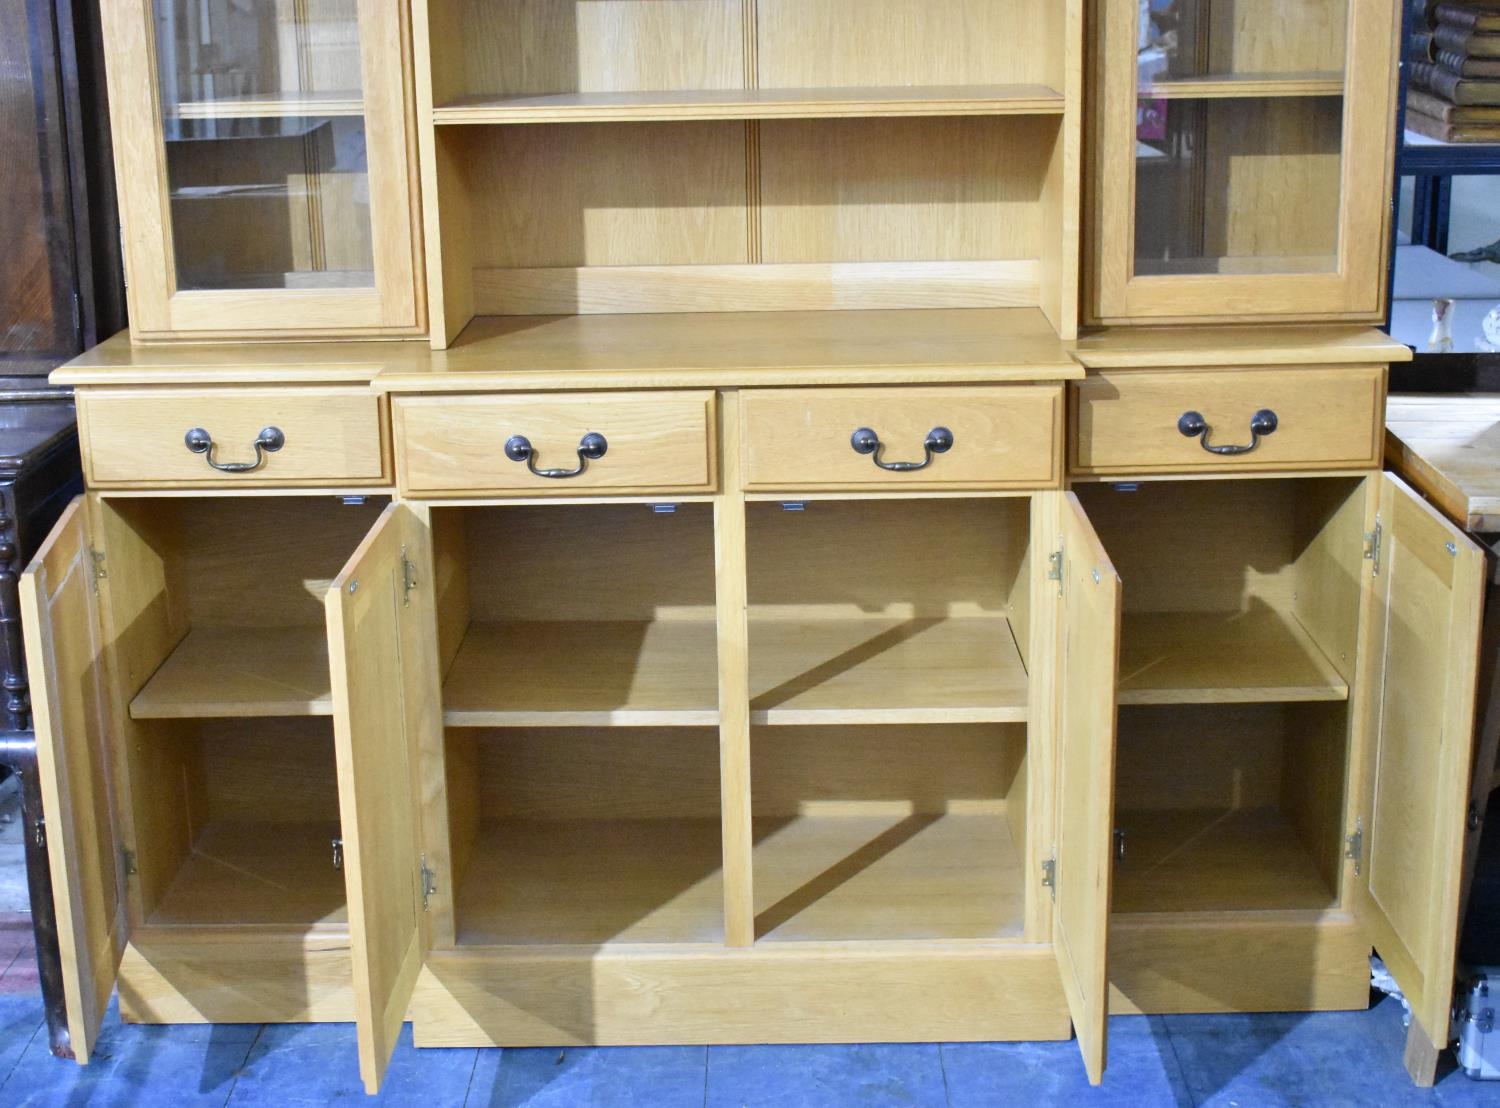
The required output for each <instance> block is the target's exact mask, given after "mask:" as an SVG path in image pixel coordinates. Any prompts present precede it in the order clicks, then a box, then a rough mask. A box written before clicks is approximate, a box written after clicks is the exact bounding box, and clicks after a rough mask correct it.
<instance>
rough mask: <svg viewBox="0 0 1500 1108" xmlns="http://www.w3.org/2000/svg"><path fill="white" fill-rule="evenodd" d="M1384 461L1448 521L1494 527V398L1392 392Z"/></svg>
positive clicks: (1499, 525)
mask: <svg viewBox="0 0 1500 1108" xmlns="http://www.w3.org/2000/svg"><path fill="white" fill-rule="evenodd" d="M1385 423H1386V460H1387V462H1388V463H1389V464H1390V465H1391V466H1392V467H1393V468H1395V469H1396V470H1397V472H1399V473H1400V474H1401V475H1402V477H1404V478H1405V479H1406V480H1407V481H1408V482H1410V483H1411V484H1412V485H1413V486H1414V487H1415V488H1416V489H1417V490H1418V491H1419V492H1421V493H1422V494H1423V495H1424V496H1426V497H1428V499H1430V500H1432V501H1433V503H1435V504H1437V505H1438V506H1439V507H1441V508H1442V509H1443V511H1444V513H1445V514H1446V515H1447V516H1448V518H1449V519H1451V520H1453V521H1454V522H1456V523H1457V524H1458V525H1459V526H1461V527H1463V528H1465V529H1466V530H1469V531H1478V532H1492V531H1500V397H1494V396H1486V395H1474V394H1465V395H1460V396H1392V397H1390V398H1389V399H1388V400H1387V401H1386V411H1385Z"/></svg>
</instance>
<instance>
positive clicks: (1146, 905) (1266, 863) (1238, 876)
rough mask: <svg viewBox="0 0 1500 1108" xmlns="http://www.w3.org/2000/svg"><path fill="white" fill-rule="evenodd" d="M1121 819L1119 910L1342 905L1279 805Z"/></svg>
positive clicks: (1128, 814) (1129, 814) (1124, 814)
mask: <svg viewBox="0 0 1500 1108" xmlns="http://www.w3.org/2000/svg"><path fill="white" fill-rule="evenodd" d="M1335 810H1337V809H1335ZM1116 822H1117V824H1118V825H1119V828H1120V829H1121V830H1122V831H1124V833H1125V857H1124V859H1123V860H1121V861H1118V862H1117V863H1116V865H1115V899H1114V911H1115V912H1116V913H1134V912H1162V913H1177V912H1225V913H1233V912H1246V911H1273V910H1293V909H1310V910H1321V909H1325V908H1334V907H1337V901H1338V893H1337V891H1336V890H1335V889H1333V888H1330V887H1329V885H1328V882H1327V881H1326V880H1324V877H1323V875H1322V874H1321V873H1320V872H1319V870H1318V867H1317V865H1316V864H1315V863H1314V859H1313V855H1312V852H1311V851H1310V850H1309V848H1308V847H1307V846H1306V845H1304V843H1303V842H1302V840H1301V837H1300V836H1299V834H1298V832H1297V829H1296V828H1295V827H1294V826H1293V825H1292V824H1291V822H1290V821H1289V820H1288V819H1287V818H1286V816H1284V815H1283V814H1282V813H1281V812H1279V811H1277V810H1276V809H1275V808H1241V809H1182V810H1177V811H1162V810H1156V811H1145V810H1137V811H1120V812H1119V813H1118V814H1117V816H1116ZM1335 841H1336V838H1335Z"/></svg>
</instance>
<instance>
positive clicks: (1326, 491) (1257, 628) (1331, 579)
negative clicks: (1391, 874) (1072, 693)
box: [1077, 478, 1369, 912]
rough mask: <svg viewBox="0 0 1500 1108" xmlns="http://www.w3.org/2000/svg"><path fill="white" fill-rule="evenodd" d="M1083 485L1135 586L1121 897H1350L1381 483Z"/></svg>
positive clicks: (1220, 900)
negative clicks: (1353, 767) (1375, 493)
mask: <svg viewBox="0 0 1500 1108" xmlns="http://www.w3.org/2000/svg"><path fill="white" fill-rule="evenodd" d="M1077 493H1078V496H1079V499H1080V500H1081V501H1082V502H1083V504H1084V506H1085V509H1086V510H1087V512H1088V514H1089V517H1090V519H1091V520H1092V521H1093V522H1094V525H1095V527H1096V528H1097V530H1098V533H1099V536H1100V539H1101V541H1102V542H1103V543H1104V546H1105V549H1106V550H1108V551H1109V552H1110V556H1111V558H1112V559H1113V560H1114V563H1115V565H1116V567H1117V568H1118V569H1119V571H1120V575H1121V577H1122V579H1123V580H1124V581H1125V583H1126V587H1125V592H1124V613H1123V617H1122V629H1121V645H1120V685H1119V701H1120V705H1121V707H1120V713H1119V744H1118V755H1117V758H1118V768H1117V772H1116V800H1115V803H1116V825H1117V826H1118V828H1119V829H1120V830H1121V831H1122V832H1123V833H1124V855H1123V860H1122V861H1121V862H1120V864H1119V865H1117V867H1116V869H1115V895H1114V910H1115V911H1117V912H1170V911H1236V910H1247V909H1275V908H1282V909H1304V908H1305V909H1321V908H1328V907H1330V906H1335V905H1337V904H1338V902H1339V887H1340V868H1341V864H1342V863H1341V861H1340V859H1341V857H1342V852H1343V835H1344V830H1343V827H1344V808H1345V797H1346V793H1347V788H1348V785H1347V773H1346V766H1347V759H1348V750H1349V739H1348V732H1349V724H1350V721H1349V703H1348V702H1349V698H1350V686H1351V684H1352V683H1353V680H1354V659H1355V657H1356V643H1357V637H1358V631H1359V619H1360V610H1361V605H1362V598H1363V594H1364V588H1365V583H1364V579H1365V578H1366V577H1367V576H1368V573H1369V563H1368V562H1367V561H1366V560H1365V558H1364V548H1365V544H1364V527H1365V514H1366V510H1367V503H1368V489H1367V485H1366V483H1365V481H1364V480H1363V479H1361V478H1309V479H1286V478H1274V479H1265V480H1255V479H1250V480H1221V481H1213V482H1207V481H1201V482H1198V481H1164V482H1151V483H1142V484H1140V485H1138V486H1136V485H1106V484H1099V485H1085V486H1080V487H1079V488H1078V490H1077Z"/></svg>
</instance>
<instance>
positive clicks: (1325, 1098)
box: [0, 995, 1500, 1108]
mask: <svg viewBox="0 0 1500 1108" xmlns="http://www.w3.org/2000/svg"><path fill="white" fill-rule="evenodd" d="M1404 1036H1405V1033H1404V1031H1403V1030H1402V1027H1401V1009H1400V1006H1399V1005H1398V1004H1396V1003H1395V1002H1394V1001H1390V1000H1383V1001H1381V1002H1380V1003H1379V1004H1377V1005H1375V1007H1374V1008H1373V1009H1371V1010H1370V1011H1368V1012H1351V1013H1336V1014H1317V1015H1287V1016H1168V1017H1153V1018H1151V1019H1149V1020H1148V1019H1140V1018H1130V1017H1122V1018H1117V1019H1115V1020H1114V1021H1112V1022H1111V1024H1110V1063H1109V1072H1108V1074H1107V1075H1106V1077H1105V1084H1104V1086H1103V1087H1102V1088H1099V1089H1090V1088H1089V1087H1088V1084H1087V1082H1086V1080H1085V1078H1084V1074H1083V1065H1082V1063H1081V1062H1080V1061H1079V1057H1078V1051H1077V1047H1076V1045H1075V1044H1073V1043H1068V1042H1064V1043H1003V1044H1002V1043H977V1044H975V1043H964V1044H953V1045H943V1046H934V1045H898V1046H811V1047H800V1046H771V1047H768V1046H760V1047H708V1048H704V1047H644V1048H613V1049H583V1048H572V1049H568V1050H503V1051H501V1050H424V1051H420V1052H419V1051H415V1050H413V1049H412V1048H411V1039H410V1030H409V1029H408V1031H407V1032H406V1033H405V1035H404V1036H403V1039H402V1043H401V1045H400V1046H399V1047H398V1048H397V1050H396V1055H395V1058H394V1059H393V1061H392V1063H391V1068H390V1073H389V1076H388V1077H387V1080H386V1088H385V1090H384V1091H383V1092H382V1094H381V1095H380V1097H378V1098H376V1099H373V1100H366V1098H365V1097H364V1095H363V1093H362V1092H361V1089H360V1084H359V1066H358V1063H357V1061H356V1059H355V1047H354V1031H353V1028H351V1027H349V1026H347V1025H342V1024H340V1025H322V1026H272V1027H254V1026H235V1027H127V1026H124V1025H122V1024H121V1023H120V1022H119V1020H118V1018H117V1017H116V1016H115V1015H114V1013H113V1011H112V1012H111V1014H110V1017H109V1021H108V1023H107V1025H106V1028H105V1031H104V1034H103V1036H102V1038H101V1041H100V1044H99V1048H98V1053H97V1055H96V1056H95V1060H94V1062H93V1063H92V1064H91V1065H89V1066H87V1067H79V1066H77V1065H74V1064H73V1063H72V1062H62V1061H58V1060H57V1059H55V1058H53V1057H52V1056H51V1055H50V1054H49V1053H48V1051H47V1036H46V1031H45V1030H44V1029H43V1027H42V1009H41V1001H40V1000H39V999H38V998H37V997H36V996H35V995H24V996H0V1105H3V1106H4V1108H20V1106H23V1105H24V1106H31V1105H59V1106H65V1108H83V1106H86V1105H149V1106H151V1108H173V1106H177V1105H214V1106H216V1108H217V1106H223V1105H238V1106H249V1105H257V1106H267V1108H269V1106H275V1108H297V1106H304V1105H305V1106H314V1105H323V1104H334V1103H353V1104H359V1103H369V1104H399V1105H420V1106H422V1108H447V1106H450V1105H452V1106H458V1105H467V1106H468V1108H491V1106H495V1108H498V1106H508V1105H531V1106H535V1108H551V1106H567V1108H577V1106H600V1108H613V1106H622V1108H623V1106H626V1105H630V1106H636V1105H639V1106H642V1108H676V1106H678V1105H693V1106H694V1108H706V1106H712V1108H760V1106H767V1108H770V1106H774V1108H799V1106H803V1105H807V1106H813V1105H816V1106H819V1108H824V1106H836V1105H860V1106H862V1108H863V1106H871V1108H885V1106H887V1105H892V1106H895V1105H901V1106H915V1108H928V1106H943V1105H952V1106H954V1108H968V1106H978V1105H983V1106H986V1108H994V1106H1002V1105H1020V1106H1023V1108H1038V1106H1041V1105H1053V1104H1063V1105H1073V1104H1083V1105H1087V1104H1118V1105H1130V1106H1132V1108H1134V1106H1143V1105H1157V1104H1160V1105H1173V1106H1185V1105H1198V1104H1211V1105H1225V1106H1228V1105H1241V1106H1247V1108H1249V1106H1260V1105H1351V1106H1354V1105H1358V1106H1361V1108H1365V1106H1369V1105H1380V1106H1384V1105H1407V1104H1413V1105H1417V1104H1429V1105H1490V1106H1494V1108H1500V1082H1497V1083H1494V1084H1483V1083H1479V1082H1474V1081H1470V1080H1469V1079H1468V1078H1466V1077H1464V1076H1463V1075H1462V1074H1460V1073H1451V1072H1450V1073H1447V1074H1445V1075H1444V1076H1443V1078H1442V1079H1441V1080H1440V1081H1439V1083H1438V1086H1437V1088H1436V1089H1429V1090H1418V1089H1415V1088H1413V1087H1412V1086H1411V1084H1410V1082H1409V1081H1408V1080H1407V1077H1406V1073H1405V1071H1404V1070H1403V1069H1402V1068H1401V1050H1402V1044H1403V1042H1404Z"/></svg>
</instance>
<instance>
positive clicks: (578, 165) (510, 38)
mask: <svg viewBox="0 0 1500 1108" xmlns="http://www.w3.org/2000/svg"><path fill="white" fill-rule="evenodd" d="M1082 8H1083V0H1064V2H1062V3H1059V2H1056V0H922V2H917V0H556V2H549V3H541V2H538V0H425V2H419V3H418V4H417V6H416V8H415V11H414V14H415V22H414V42H415V43H416V75H417V98H418V111H417V119H418V131H419V141H420V142H421V144H422V150H423V154H424V159H423V162H424V164H423V170H424V194H425V198H426V199H427V200H428V201H429V203H427V204H425V205H424V216H425V219H426V224H427V226H426V230H427V236H426V241H427V252H428V258H427V261H428V278H429V292H430V305H431V309H432V334H433V345H434V346H436V347H439V348H442V347H446V346H447V345H449V344H450V343H451V342H452V341H453V340H455V339H456V338H457V336H458V335H459V333H460V332H462V331H463V330H464V328H465V327H467V326H468V325H469V324H470V323H471V322H472V321H473V320H474V318H475V317H476V316H478V317H483V316H555V315H587V314H634V313H653V314H670V313H694V312H772V311H807V310H830V309H837V310H848V309H894V310H899V309H925V308H992V309H994V308H1031V309H1040V311H1041V312H1042V313H1043V314H1044V315H1045V317H1046V319H1047V320H1048V322H1049V324H1050V326H1051V328H1052V330H1053V332H1054V333H1055V334H1056V335H1057V336H1059V337H1061V338H1064V339H1071V338H1072V337H1073V336H1074V335H1075V334H1076V328H1077V303H1076V301H1077V292H1076V290H1077V258H1078V230H1077V228H1078V214H1079V213H1078V209H1079V190H1080V184H1081V179H1080V160H1081V159H1080V151H1081V146H1082V142H1081V138H1082V136H1081V125H1080V120H1081V99H1082V57H1083V19H1082Z"/></svg>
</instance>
